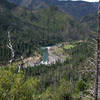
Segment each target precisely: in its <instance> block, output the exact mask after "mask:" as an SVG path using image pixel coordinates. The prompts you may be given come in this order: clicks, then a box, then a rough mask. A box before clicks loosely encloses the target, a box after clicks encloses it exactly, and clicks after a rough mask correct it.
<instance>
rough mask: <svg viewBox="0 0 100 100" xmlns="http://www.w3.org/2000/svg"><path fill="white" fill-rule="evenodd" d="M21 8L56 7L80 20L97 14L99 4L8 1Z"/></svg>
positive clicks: (57, 0) (27, 0) (45, 0)
mask: <svg viewBox="0 0 100 100" xmlns="http://www.w3.org/2000/svg"><path fill="white" fill-rule="evenodd" d="M8 1H9V2H13V3H15V4H17V5H19V6H23V7H26V8H28V9H40V8H46V7H48V6H56V7H58V8H59V9H61V10H62V11H64V12H67V13H69V14H70V15H72V16H74V17H75V18H76V19H80V18H82V17H84V16H87V15H89V14H93V13H96V12H97V8H98V2H86V1H81V0H80V1H74V2H73V1H71V0H68V1H65V0H63V1H62V0H60V1H59V0H8Z"/></svg>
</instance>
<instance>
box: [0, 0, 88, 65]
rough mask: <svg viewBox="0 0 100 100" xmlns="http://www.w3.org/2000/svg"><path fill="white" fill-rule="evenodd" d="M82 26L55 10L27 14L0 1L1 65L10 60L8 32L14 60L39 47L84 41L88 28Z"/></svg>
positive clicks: (49, 9) (27, 11) (47, 9)
mask: <svg viewBox="0 0 100 100" xmlns="http://www.w3.org/2000/svg"><path fill="white" fill-rule="evenodd" d="M86 27H87V26H85V25H82V24H80V23H79V22H77V21H76V20H75V19H74V18H72V17H71V16H70V15H68V14H66V13H64V12H62V11H61V10H59V9H58V8H57V7H48V8H45V9H41V10H31V11H30V10H28V9H26V8H21V7H19V6H16V5H14V4H11V3H8V2H7V1H5V0H0V61H1V62H3V63H5V61H6V62H7V61H8V59H9V57H10V51H9V49H8V48H7V44H8V37H7V36H8V35H7V34H8V31H10V34H11V41H12V43H13V46H14V50H15V55H16V58H18V57H20V56H22V55H23V56H24V57H28V56H30V55H31V54H34V51H35V50H36V49H37V48H38V47H40V46H48V45H54V44H56V43H58V42H62V41H66V40H67V41H69V40H80V39H87V38H88V36H89V29H88V28H86ZM6 55H7V56H6Z"/></svg>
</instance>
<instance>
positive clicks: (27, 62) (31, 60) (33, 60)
mask: <svg viewBox="0 0 100 100" xmlns="http://www.w3.org/2000/svg"><path fill="white" fill-rule="evenodd" d="M41 59H42V57H41V55H37V56H33V57H29V58H26V59H24V61H23V63H24V65H23V66H24V67H28V66H29V67H34V66H35V65H36V64H39V63H40V62H41Z"/></svg>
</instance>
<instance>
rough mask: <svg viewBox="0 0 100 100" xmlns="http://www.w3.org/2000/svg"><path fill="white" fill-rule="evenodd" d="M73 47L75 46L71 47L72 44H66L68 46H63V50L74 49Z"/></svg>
mask: <svg viewBox="0 0 100 100" xmlns="http://www.w3.org/2000/svg"><path fill="white" fill-rule="evenodd" d="M74 47H75V45H72V44H68V45H65V46H64V49H67V50H68V49H72V48H74Z"/></svg>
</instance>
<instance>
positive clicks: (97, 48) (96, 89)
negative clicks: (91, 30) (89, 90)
mask: <svg viewBox="0 0 100 100" xmlns="http://www.w3.org/2000/svg"><path fill="white" fill-rule="evenodd" d="M99 34H100V0H99V6H98V32H97V37H96V42H97V43H96V75H95V93H94V100H98V72H99V42H100V37H99Z"/></svg>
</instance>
